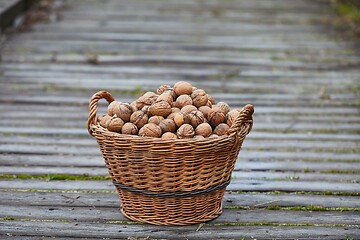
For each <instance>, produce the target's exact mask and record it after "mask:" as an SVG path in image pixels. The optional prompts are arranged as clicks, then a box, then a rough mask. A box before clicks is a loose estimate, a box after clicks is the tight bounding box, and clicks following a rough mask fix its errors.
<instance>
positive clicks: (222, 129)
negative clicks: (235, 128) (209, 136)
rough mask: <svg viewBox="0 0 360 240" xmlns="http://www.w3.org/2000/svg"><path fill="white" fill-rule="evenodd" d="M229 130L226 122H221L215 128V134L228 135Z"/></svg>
mask: <svg viewBox="0 0 360 240" xmlns="http://www.w3.org/2000/svg"><path fill="white" fill-rule="evenodd" d="M228 130H229V126H228V125H227V124H226V123H220V124H219V125H217V126H216V127H215V129H214V134H216V135H219V136H223V135H226V134H227V132H228Z"/></svg>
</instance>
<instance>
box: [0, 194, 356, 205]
mask: <svg viewBox="0 0 360 240" xmlns="http://www.w3.org/2000/svg"><path fill="white" fill-rule="evenodd" d="M0 192H1V194H0V204H4V205H9V206H17V205H19V206H44V207H58V206H65V207H95V208H96V207H112V208H117V207H119V206H120V201H119V196H118V195H117V193H116V192H115V191H114V192H109V193H83V192H76V193H71V192H66V193H58V192H31V191H26V192H22V191H16V190H11V191H6V190H5V189H3V190H0ZM358 200H359V199H358V197H353V196H330V195H311V194H291V193H290V194H288V193H278V194H264V193H241V194H235V193H231V192H225V196H224V199H223V206H224V208H230V209H232V208H235V207H239V206H243V207H244V208H245V207H249V208H252V209H262V208H266V207H267V206H278V207H308V206H322V207H325V208H341V207H345V208H346V207H347V208H359V207H360V202H359V201H358Z"/></svg>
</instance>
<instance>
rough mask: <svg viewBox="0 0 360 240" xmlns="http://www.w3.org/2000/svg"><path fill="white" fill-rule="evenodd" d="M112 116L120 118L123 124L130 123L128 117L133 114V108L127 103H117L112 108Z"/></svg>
mask: <svg viewBox="0 0 360 240" xmlns="http://www.w3.org/2000/svg"><path fill="white" fill-rule="evenodd" d="M113 111H114V114H116V116H118V117H119V118H121V119H122V120H123V121H124V122H128V121H130V116H131V114H132V113H133V108H132V107H131V105H130V104H128V103H119V104H117V105H116V106H115V107H114V110H113Z"/></svg>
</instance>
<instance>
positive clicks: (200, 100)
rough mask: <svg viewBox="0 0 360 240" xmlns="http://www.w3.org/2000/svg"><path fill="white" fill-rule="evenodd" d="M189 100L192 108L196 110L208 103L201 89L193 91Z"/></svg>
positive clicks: (206, 96)
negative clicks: (192, 105) (191, 102)
mask: <svg viewBox="0 0 360 240" xmlns="http://www.w3.org/2000/svg"><path fill="white" fill-rule="evenodd" d="M191 98H192V101H193V104H194V106H195V107H197V108H198V107H201V106H205V105H206V104H207V102H208V101H209V99H208V95H207V94H206V92H205V91H204V90H202V89H196V90H195V91H193V93H192V94H191Z"/></svg>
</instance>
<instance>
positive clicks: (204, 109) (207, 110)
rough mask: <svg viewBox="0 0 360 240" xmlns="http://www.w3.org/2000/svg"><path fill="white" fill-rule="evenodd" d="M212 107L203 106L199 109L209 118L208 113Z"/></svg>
mask: <svg viewBox="0 0 360 240" xmlns="http://www.w3.org/2000/svg"><path fill="white" fill-rule="evenodd" d="M210 109H211V108H210V107H208V106H201V107H199V111H200V112H202V113H203V114H204V117H205V118H208V113H209V112H210Z"/></svg>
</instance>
